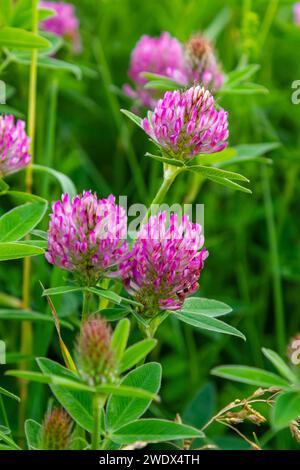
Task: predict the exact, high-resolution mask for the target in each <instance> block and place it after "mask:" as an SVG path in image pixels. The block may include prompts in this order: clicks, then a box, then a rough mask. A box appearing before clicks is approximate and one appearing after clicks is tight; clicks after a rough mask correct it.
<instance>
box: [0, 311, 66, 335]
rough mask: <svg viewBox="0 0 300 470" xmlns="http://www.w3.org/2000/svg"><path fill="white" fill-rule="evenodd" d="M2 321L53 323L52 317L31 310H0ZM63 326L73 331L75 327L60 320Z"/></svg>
mask: <svg viewBox="0 0 300 470" xmlns="http://www.w3.org/2000/svg"><path fill="white" fill-rule="evenodd" d="M0 320H21V321H24V320H25V321H26V320H28V321H33V322H46V323H53V322H54V321H53V317H52V315H48V314H46V313H38V312H33V311H31V310H21V309H0ZM59 323H60V325H61V326H64V327H66V328H68V329H69V330H73V326H72V325H71V324H70V323H69V322H67V321H65V320H61V319H59Z"/></svg>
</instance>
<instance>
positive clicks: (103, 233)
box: [45, 191, 127, 286]
mask: <svg viewBox="0 0 300 470" xmlns="http://www.w3.org/2000/svg"><path fill="white" fill-rule="evenodd" d="M126 233H127V216H126V213H125V210H124V209H123V208H122V207H121V206H119V205H117V204H116V203H115V197H114V196H113V195H110V196H108V198H106V199H97V195H96V194H93V193H91V192H90V191H85V192H84V193H83V194H82V196H76V197H75V198H74V199H73V200H72V201H70V199H69V196H68V194H63V195H62V198H61V200H60V201H56V202H55V203H54V204H53V206H52V214H51V215H50V223H49V230H48V251H47V252H46V255H45V256H46V259H47V261H48V262H49V263H51V264H53V265H56V266H59V267H60V268H62V269H66V270H68V271H73V272H74V274H75V276H77V277H79V279H80V280H81V282H83V283H84V284H85V285H92V286H93V285H95V284H96V283H97V281H98V280H99V279H100V277H102V276H104V275H108V276H109V275H111V276H112V275H113V274H114V270H115V268H116V267H117V266H118V263H119V262H120V261H121V259H122V257H123V256H124V253H125V252H126V250H127V242H126V241H125V239H126Z"/></svg>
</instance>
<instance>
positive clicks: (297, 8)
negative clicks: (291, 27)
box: [294, 2, 300, 26]
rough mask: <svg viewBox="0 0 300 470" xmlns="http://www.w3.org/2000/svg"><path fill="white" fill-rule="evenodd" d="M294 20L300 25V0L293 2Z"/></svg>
mask: <svg viewBox="0 0 300 470" xmlns="http://www.w3.org/2000/svg"><path fill="white" fill-rule="evenodd" d="M294 20H295V23H296V24H297V25H299V26H300V2H298V3H295V4H294Z"/></svg>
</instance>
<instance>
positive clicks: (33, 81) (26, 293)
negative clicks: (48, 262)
mask: <svg viewBox="0 0 300 470" xmlns="http://www.w3.org/2000/svg"><path fill="white" fill-rule="evenodd" d="M31 5H32V32H33V33H35V34H36V33H37V32H38V2H37V0H32V2H31ZM37 59H38V52H37V49H33V50H32V52H31V65H30V76H29V98H28V135H29V137H30V153H31V156H32V158H31V162H30V163H29V165H28V166H27V168H26V174H25V188H26V192H27V193H29V194H31V193H32V164H33V158H34V142H35V125H36V87H37ZM30 271H31V259H30V257H26V258H24V260H23V284H22V307H23V308H24V309H29V308H30ZM31 349H32V325H31V323H30V322H28V321H24V322H23V323H22V325H21V353H22V354H24V355H30V354H31ZM25 366H26V365H25ZM20 368H21V369H23V368H24V363H23V361H22V362H21V363H20ZM20 395H21V404H20V408H19V427H20V430H21V429H22V428H23V422H24V419H25V414H26V402H27V397H28V383H27V382H26V381H21V387H20Z"/></svg>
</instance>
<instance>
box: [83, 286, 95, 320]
mask: <svg viewBox="0 0 300 470" xmlns="http://www.w3.org/2000/svg"><path fill="white" fill-rule="evenodd" d="M92 298H93V294H92V293H91V292H88V291H86V290H84V291H83V303H82V322H85V321H87V319H88V318H89V314H90V313H91V302H92Z"/></svg>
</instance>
